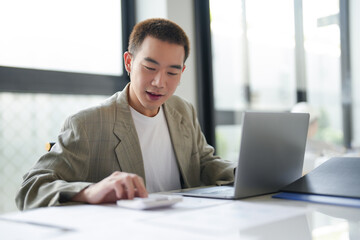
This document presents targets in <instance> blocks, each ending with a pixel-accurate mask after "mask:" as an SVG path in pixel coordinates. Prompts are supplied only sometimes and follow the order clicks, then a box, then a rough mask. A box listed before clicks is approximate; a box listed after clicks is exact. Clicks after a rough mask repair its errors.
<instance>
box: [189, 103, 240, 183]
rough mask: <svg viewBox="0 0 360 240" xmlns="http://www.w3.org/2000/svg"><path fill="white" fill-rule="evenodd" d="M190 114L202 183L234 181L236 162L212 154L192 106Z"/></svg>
mask: <svg viewBox="0 0 360 240" xmlns="http://www.w3.org/2000/svg"><path fill="white" fill-rule="evenodd" d="M191 106H192V105H191ZM192 116H193V119H192V121H193V124H194V129H195V137H196V142H197V148H198V152H199V157H200V169H201V181H202V183H204V184H205V185H225V184H230V183H232V182H234V172H235V171H234V169H235V168H236V163H235V162H232V161H228V160H224V159H221V158H220V157H218V156H215V155H214V148H213V147H212V146H210V145H209V144H208V143H207V141H206V139H205V136H204V134H203V133H202V131H201V127H200V124H199V121H198V119H197V117H196V116H197V115H196V112H195V109H194V107H193V106H192Z"/></svg>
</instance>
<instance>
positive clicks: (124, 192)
mask: <svg viewBox="0 0 360 240" xmlns="http://www.w3.org/2000/svg"><path fill="white" fill-rule="evenodd" d="M147 196H148V192H147V191H146V188H145V184H144V180H143V179H142V177H140V176H138V175H136V174H132V173H125V172H119V171H116V172H114V173H112V174H111V175H110V176H108V177H107V178H104V179H103V180H101V181H100V182H98V183H95V184H92V185H90V186H89V187H87V188H85V189H83V190H82V191H81V192H79V193H78V194H76V195H75V196H74V197H73V198H72V199H71V200H72V201H76V202H86V203H91V204H100V203H112V202H116V201H117V200H120V199H133V198H134V197H143V198H144V197H147Z"/></svg>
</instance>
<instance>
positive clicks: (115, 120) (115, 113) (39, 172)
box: [16, 85, 235, 210]
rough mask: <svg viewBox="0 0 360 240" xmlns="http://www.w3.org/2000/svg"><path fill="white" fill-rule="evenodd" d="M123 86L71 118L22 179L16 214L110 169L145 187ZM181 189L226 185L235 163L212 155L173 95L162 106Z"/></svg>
mask: <svg viewBox="0 0 360 240" xmlns="http://www.w3.org/2000/svg"><path fill="white" fill-rule="evenodd" d="M128 87H129V85H128V86H126V88H125V89H124V91H122V92H118V93H116V94H114V95H113V96H112V97H110V98H109V99H107V100H106V101H105V102H103V103H102V104H101V105H99V106H96V107H92V108H89V109H86V110H83V111H81V112H79V113H77V114H75V115H73V116H70V117H69V118H68V119H67V120H66V121H65V123H64V126H63V128H62V130H61V132H60V134H59V137H58V141H57V143H56V144H55V145H54V147H53V148H52V150H51V151H50V152H49V153H47V154H45V155H44V156H42V157H41V158H40V159H39V160H38V162H37V163H36V164H35V166H34V167H33V168H32V169H31V170H30V171H29V172H28V173H27V174H25V175H24V181H23V184H22V186H21V188H20V190H19V192H18V194H17V196H16V203H17V206H18V208H19V209H20V210H23V209H28V208H35V207H41V206H52V205H59V204H62V203H64V202H67V201H68V200H69V199H71V198H72V197H73V196H74V195H75V194H76V193H78V192H79V191H81V190H82V189H83V188H85V187H87V186H88V185H89V184H91V183H95V182H98V181H100V180H102V179H104V178H105V177H107V176H109V175H110V174H111V173H113V172H114V171H123V172H130V173H135V174H138V175H139V176H141V177H143V178H144V180H145V183H146V177H145V172H144V164H143V160H142V154H141V149H140V144H139V140H138V135H137V132H136V129H135V125H134V122H133V119H132V117H131V113H130V109H129V105H128V96H127V94H128ZM164 112H165V116H166V119H167V123H168V127H169V131H170V137H171V141H172V144H173V147H174V151H175V156H176V159H177V163H178V166H179V170H180V174H181V184H182V187H183V188H188V187H197V186H200V185H213V184H224V183H230V182H231V181H233V178H234V174H233V172H234V167H235V166H234V163H232V162H229V161H225V160H221V159H219V157H216V156H214V155H213V153H214V149H213V148H212V147H211V146H210V145H208V144H207V143H206V140H205V138H204V136H203V134H202V132H201V129H200V125H199V123H198V120H197V117H196V113H195V110H194V108H193V106H192V105H191V104H190V103H188V102H186V101H184V100H182V99H181V98H179V97H177V96H172V97H171V98H170V99H169V100H168V101H167V102H166V103H165V104H164Z"/></svg>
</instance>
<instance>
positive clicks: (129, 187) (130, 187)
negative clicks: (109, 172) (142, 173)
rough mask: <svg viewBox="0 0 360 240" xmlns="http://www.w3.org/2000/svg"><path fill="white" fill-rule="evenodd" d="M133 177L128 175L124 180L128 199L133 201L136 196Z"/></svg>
mask: <svg viewBox="0 0 360 240" xmlns="http://www.w3.org/2000/svg"><path fill="white" fill-rule="evenodd" d="M133 178H134V177H133V176H132V175H130V174H129V175H127V176H125V177H124V179H123V185H124V186H125V188H126V192H127V198H128V199H133V198H134V195H135V186H134V183H133Z"/></svg>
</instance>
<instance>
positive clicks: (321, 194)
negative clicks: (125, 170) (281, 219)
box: [273, 157, 360, 207]
mask: <svg viewBox="0 0 360 240" xmlns="http://www.w3.org/2000/svg"><path fill="white" fill-rule="evenodd" d="M280 192H281V193H279V194H276V195H274V196H273V197H274V198H282V199H290V200H300V201H309V202H316V203H325V204H334V205H342V206H349V207H360V158H350V157H337V158H331V159H329V160H328V161H326V162H325V163H323V164H322V165H320V166H319V167H317V168H315V169H314V170H312V171H311V172H309V173H308V174H306V175H304V176H303V177H301V178H299V179H298V180H296V181H295V182H293V183H291V184H289V185H288V186H286V187H284V188H282V189H280Z"/></svg>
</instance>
